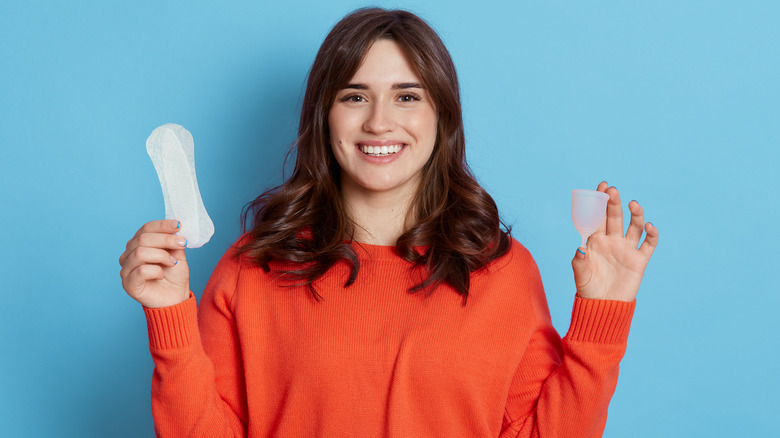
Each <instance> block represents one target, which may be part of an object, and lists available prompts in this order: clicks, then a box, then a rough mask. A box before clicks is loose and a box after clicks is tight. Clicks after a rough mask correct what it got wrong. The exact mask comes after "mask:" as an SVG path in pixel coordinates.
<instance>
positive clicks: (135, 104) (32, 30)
mask: <svg viewBox="0 0 780 438" xmlns="http://www.w3.org/2000/svg"><path fill="white" fill-rule="evenodd" d="M586 3H587V4H586ZM378 4H379V5H381V6H385V7H403V8H408V9H411V10H413V11H416V12H417V13H419V14H420V15H421V16H423V17H424V18H426V19H427V20H428V21H429V22H430V23H431V24H432V25H433V26H434V28H435V29H437V30H438V31H439V32H440V34H441V36H442V38H443V39H444V41H445V43H446V44H447V45H448V47H449V49H450V50H451V53H452V56H453V58H454V60H455V63H456V66H457V67H458V69H459V74H460V79H461V86H462V91H463V106H464V111H465V123H466V132H467V137H468V148H469V149H468V155H469V160H470V163H471V165H472V167H473V169H474V171H475V172H476V174H477V176H478V177H479V179H480V181H481V182H482V183H483V185H484V186H485V187H486V188H487V189H488V191H489V192H490V193H492V194H493V196H494V197H495V199H496V201H497V202H498V203H499V206H500V208H501V211H502V213H503V216H504V218H505V219H506V221H507V222H508V223H510V224H512V225H513V226H514V235H515V236H516V237H517V238H518V239H519V240H520V241H521V242H523V243H524V244H525V245H526V246H527V247H528V248H529V249H530V250H531V252H532V253H533V254H534V256H535V257H536V259H537V262H538V264H539V266H540V269H541V272H542V277H543V279H544V281H545V286H546V290H547V294H548V299H549V303H550V308H551V312H552V315H553V318H554V322H555V324H556V327H558V329H559V331H560V332H561V333H565V331H566V329H567V327H568V323H569V315H570V310H571V303H572V297H573V293H574V291H573V285H572V284H573V282H572V275H571V269H570V265H569V263H570V259H571V257H572V256H573V254H574V251H575V249H576V247H577V245H578V244H579V236H578V234H577V233H576V231H575V230H574V228H573V226H572V225H571V223H570V215H569V202H570V194H569V192H570V190H571V189H573V188H594V187H595V186H596V184H598V182H599V181H601V180H602V179H606V180H607V181H608V182H610V183H611V184H615V185H617V186H618V188H619V189H620V190H621V193H622V195H623V199H624V201H625V202H628V201H629V200H631V199H637V200H639V201H640V202H641V203H642V205H643V206H644V207H645V210H646V212H647V218H648V219H649V220H651V221H653V222H654V223H655V224H656V225H657V226H658V228H659V229H660V233H661V243H660V246H659V248H658V250H657V251H656V253H655V255H654V257H653V259H652V260H651V262H650V265H649V267H648V269H647V273H646V276H645V280H644V283H643V286H642V290H641V291H640V297H639V305H638V307H637V312H636V316H635V318H634V322H633V326H632V332H631V336H630V340H629V348H628V352H627V354H626V357H625V360H624V361H623V363H622V366H621V375H620V381H619V383H618V388H617V391H616V394H615V396H614V398H613V401H612V404H611V405H610V417H609V421H608V424H607V429H606V433H605V436H606V437H659V436H663V437H694V436H696V437H698V436H709V437H732V436H751V437H753V436H755V437H765V436H780V425H778V423H777V421H776V414H777V412H778V408H780V396H778V390H780V378H779V377H778V373H777V363H778V360H780V355H779V354H778V347H780V345H779V342H778V336H777V334H776V328H777V322H778V317H777V311H776V309H777V308H778V305H780V300H779V299H778V291H780V288H778V272H779V271H780V270H778V267H780V266H779V265H780V264H778V262H777V256H776V254H777V251H778V247H779V246H780V245H779V244H780V238H779V236H778V225H777V220H778V217H780V203H779V202H778V199H780V197H779V196H778V193H777V192H778V189H780V184H778V183H779V182H780V181H778V176H777V175H778V169H777V168H778V166H779V165H780V154H779V153H778V147H779V146H780V123H779V122H780V117H779V116H780V108H779V105H780V87H779V86H778V79H779V78H780V50H779V49H778V48H779V47H780V26H778V24H777V23H778V18H780V4H778V2H775V1H763V2H762V1H750V0H744V1H739V2H737V1H665V0H664V1H654V2H623V1H603V2H573V1H572V2H561V1H546V2H542V1H537V2H529V1H519V2H517V1H515V2H509V1H507V2H479V4H478V6H476V7H475V6H473V2H467V1H453V0H441V1H428V2H424V3H419V4H418V3H415V2H411V1H406V2H403V1H398V2H393V1H380V2H378ZM363 5H365V4H364V3H362V2H356V1H347V0H335V1H328V2H323V1H305V2H303V1H300V2H291V3H289V4H282V2H260V1H249V0H245V1H231V2H199V1H187V2H185V1H135V2H106V1H83V0H82V1H70V2H54V1H48V2H46V1H24V2H12V1H9V0H2V2H1V3H0V194H1V197H0V211H2V214H1V215H0V230H2V232H0V236H1V237H0V288H1V290H2V295H1V296H2V303H1V304H0V342H1V344H0V435H2V436H8V437H11V436H13V437H16V436H25V437H27V436H30V437H49V436H58V437H85V436H94V437H103V436H113V437H140V436H152V434H153V425H152V418H151V411H150V407H149V387H150V380H151V372H152V362H151V359H150V356H149V352H148V346H147V338H146V325H145V320H144V316H143V313H142V311H141V308H140V306H139V305H138V304H137V303H136V302H134V301H132V300H131V299H130V298H128V297H127V296H126V294H125V293H124V291H123V290H122V287H121V283H120V278H119V275H118V272H119V265H118V263H117V259H118V257H119V255H120V254H121V253H122V251H123V250H124V246H125V243H126V241H127V240H128V239H129V238H130V237H131V236H132V235H133V233H134V232H135V230H136V229H137V228H138V227H139V226H140V225H141V224H143V223H144V222H147V221H149V220H154V219H158V218H161V217H162V216H163V214H164V208H163V199H162V196H161V191H160V186H159V183H158V181H157V176H156V173H155V171H154V168H153V166H152V163H151V161H150V160H149V158H148V156H147V155H146V151H145V147H144V145H145V140H146V137H147V136H148V135H149V133H150V132H151V131H152V129H153V128H155V127H156V126H159V125H161V124H163V123H168V122H174V123H179V124H182V125H184V126H185V127H187V128H188V129H189V130H190V131H191V132H192V134H193V135H194V138H195V142H196V158H195V159H196V163H197V166H198V181H199V184H200V188H201V192H202V196H203V199H204V201H205V203H206V206H207V208H208V211H209V213H210V214H211V217H212V219H213V220H214V223H215V225H216V230H217V231H216V234H215V235H214V237H213V238H212V241H211V242H210V243H209V244H208V245H207V246H205V247H203V248H201V249H197V250H190V251H189V252H188V259H189V262H190V267H191V269H192V279H191V286H192V289H193V290H194V291H196V293H197V294H200V293H201V291H202V289H203V287H204V285H205V283H206V281H207V278H208V276H209V274H210V272H211V270H212V269H213V267H214V265H215V264H216V262H217V260H218V259H219V257H220V256H221V255H222V253H223V252H224V251H225V250H226V248H227V247H228V245H229V244H230V243H231V242H233V241H234V240H235V239H236V238H237V237H238V235H239V232H240V230H239V213H240V211H241V208H242V206H243V205H244V204H245V203H247V202H248V201H250V200H251V199H253V198H254V197H255V196H256V195H258V194H259V193H260V192H261V191H263V190H264V189H265V188H267V187H269V186H270V185H272V184H277V183H278V182H279V181H280V180H281V177H282V165H281V163H282V160H283V158H284V155H285V153H286V151H287V149H288V147H289V144H290V143H291V142H292V140H293V139H294V136H295V132H296V127H297V117H298V110H299V105H300V104H299V102H300V99H301V98H302V94H303V85H304V81H305V77H306V74H307V71H308V68H309V66H310V64H311V62H312V60H313V58H314V55H315V53H316V50H317V48H318V46H319V44H320V43H321V41H322V39H323V38H324V37H325V35H326V33H327V32H328V31H329V29H330V28H331V26H332V25H333V24H335V23H336V21H338V20H339V19H340V18H341V17H342V16H343V15H345V14H346V13H348V12H349V11H351V10H352V9H354V8H356V7H359V6H363Z"/></svg>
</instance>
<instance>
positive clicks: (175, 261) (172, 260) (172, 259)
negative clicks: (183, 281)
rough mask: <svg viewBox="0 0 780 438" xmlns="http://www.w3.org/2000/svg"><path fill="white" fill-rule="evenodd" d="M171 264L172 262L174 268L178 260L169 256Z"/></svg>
mask: <svg viewBox="0 0 780 438" xmlns="http://www.w3.org/2000/svg"><path fill="white" fill-rule="evenodd" d="M171 262H173V266H176V264H177V263H179V260H178V259H176V258H174V257H173V256H171Z"/></svg>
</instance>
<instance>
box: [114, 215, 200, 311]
mask: <svg viewBox="0 0 780 438" xmlns="http://www.w3.org/2000/svg"><path fill="white" fill-rule="evenodd" d="M180 227H181V224H180V223H179V221H177V220H162V221H153V222H149V223H147V224H144V226H142V227H141V229H140V230H138V232H137V233H135V236H133V238H132V239H130V240H129V241H128V242H127V247H126V248H125V252H124V253H122V255H121V256H119V264H120V265H122V270H121V271H120V272H119V275H120V276H121V277H122V287H124V289H125V291H126V292H127V294H128V295H130V297H131V298H133V299H134V300H136V301H138V302H139V303H141V304H142V305H144V306H145V307H167V306H173V305H175V304H179V303H181V302H182V301H184V300H186V299H187V298H188V297H189V293H190V284H189V283H190V269H189V267H188V266H187V260H186V258H185V255H184V247H186V246H187V239H185V238H184V237H181V236H176V235H174V233H176V232H177V231H179V228H180Z"/></svg>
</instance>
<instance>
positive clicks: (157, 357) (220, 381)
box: [144, 249, 247, 437]
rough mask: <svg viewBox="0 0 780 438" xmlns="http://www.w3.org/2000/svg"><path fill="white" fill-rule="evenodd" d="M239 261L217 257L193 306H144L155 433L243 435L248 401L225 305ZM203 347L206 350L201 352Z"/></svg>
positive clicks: (191, 302) (191, 301) (228, 256)
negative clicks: (150, 357) (150, 355)
mask: <svg viewBox="0 0 780 438" xmlns="http://www.w3.org/2000/svg"><path fill="white" fill-rule="evenodd" d="M238 271H239V262H238V261H237V260H236V259H235V258H234V257H233V250H232V249H231V250H230V251H228V253H227V254H225V256H224V257H223V258H222V260H221V261H220V262H219V264H218V265H217V267H216V268H215V270H214V273H213V274H212V276H211V279H210V280H209V283H208V285H207V286H206V289H205V291H204V293H203V297H202V298H201V302H200V306H199V307H198V308H196V303H195V297H194V296H192V295H191V296H190V298H189V299H188V300H186V301H185V302H183V303H180V304H178V305H175V306H170V307H163V308H156V309H151V308H145V309H144V311H145V313H146V317H147V322H148V327H149V347H150V351H151V353H152V358H153V360H154V364H155V368H154V376H153V380H152V414H153V416H154V422H155V432H156V434H157V436H160V437H167V436H170V437H182V436H226V437H227V436H231V437H232V436H235V437H243V436H245V435H246V422H247V406H246V393H245V384H244V376H243V371H242V370H243V367H242V366H241V353H240V348H239V344H238V334H237V333H236V330H235V324H234V319H233V312H232V309H231V306H230V301H231V299H232V296H233V293H234V288H235V284H236V281H237V277H238ZM206 351H208V354H206Z"/></svg>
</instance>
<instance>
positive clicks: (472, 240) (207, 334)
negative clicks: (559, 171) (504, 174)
mask: <svg viewBox="0 0 780 438" xmlns="http://www.w3.org/2000/svg"><path fill="white" fill-rule="evenodd" d="M296 146H297V160H296V163H295V170H294V172H293V175H292V176H291V177H290V179H289V180H288V181H286V182H285V183H283V184H282V185H281V186H280V187H277V188H275V189H273V190H270V191H268V192H266V193H264V194H263V195H261V196H260V197H258V198H257V199H256V200H255V201H254V202H253V203H252V205H251V209H250V210H249V211H248V212H247V213H248V214H249V213H253V219H254V221H253V222H254V223H253V228H252V229H251V230H250V232H248V233H247V234H245V235H244V236H243V237H242V238H241V239H240V240H239V241H238V242H236V244H235V245H234V246H233V247H232V248H231V249H230V250H229V251H228V253H227V254H226V255H225V256H224V257H223V258H222V260H221V261H220V262H219V264H218V265H217V267H216V269H215V271H214V273H213V275H212V277H211V279H210V281H209V283H208V285H207V286H206V290H205V291H204V293H203V297H202V298H201V302H200V304H199V305H198V307H197V309H196V303H195V298H194V296H193V295H192V293H191V292H190V291H189V285H188V278H189V272H188V268H187V264H186V260H185V253H184V249H183V248H184V247H185V246H186V241H184V240H183V239H181V238H179V237H178V236H176V235H174V233H175V232H176V231H177V229H178V224H177V222H176V221H155V222H150V223H148V224H146V225H144V226H143V227H142V228H141V229H140V230H139V232H138V233H136V235H135V237H133V239H131V240H130V241H129V242H128V245H127V249H126V251H125V252H124V253H123V254H122V256H121V257H120V264H121V265H122V272H121V275H122V280H123V286H124V288H125V290H126V291H127V293H128V294H129V295H130V296H131V297H133V298H134V299H136V300H137V301H139V302H140V303H141V304H143V306H144V311H145V312H146V316H147V320H148V327H149V339H150V348H151V352H152V356H153V358H154V361H155V372H154V379H153V386H152V407H153V414H154V418H155V427H156V431H157V434H158V435H160V436H245V435H248V436H258V437H265V436H295V437H307V436H339V437H342V436H361V437H365V436H398V437H410V436H421V437H422V436H465V437H472V436H474V437H476V436H501V437H508V436H511V437H532V436H551V437H567V436H576V437H590V436H600V435H601V433H602V431H603V428H604V425H605V422H606V412H607V406H608V403H609V399H610V398H611V396H612V393H613V391H614V388H615V385H616V382H617V371H618V363H619V361H620V359H621V357H622V355H623V352H624V351H625V346H626V338H627V336H628V329H629V325H630V321H631V316H632V314H633V309H634V303H635V300H634V298H635V297H636V294H637V291H638V289H639V283H640V281H641V278H642V275H643V272H644V269H645V266H646V265H647V262H648V260H649V258H650V256H651V254H652V252H653V249H654V247H655V246H656V244H657V241H658V231H657V230H656V229H655V228H654V227H653V226H652V225H650V224H649V223H648V224H644V219H643V212H642V209H641V207H640V206H639V204H638V203H636V202H635V201H632V202H631V203H630V204H629V208H630V210H631V223H630V225H629V227H628V231H627V233H626V234H625V235H623V224H622V207H621V202H620V197H619V194H618V191H617V190H616V189H615V188H614V187H608V186H607V184H606V183H605V182H602V183H601V184H599V186H598V190H600V191H602V192H606V193H608V194H609V195H610V200H609V203H608V207H607V219H606V220H605V223H604V224H602V226H601V228H600V229H599V230H598V231H597V232H596V233H595V234H594V235H593V236H591V238H590V240H589V244H588V248H587V250H585V249H584V248H580V249H578V250H577V253H576V255H575V257H574V259H573V260H572V267H573V269H574V276H575V284H576V287H577V296H576V298H575V304H574V311H573V315H572V324H571V326H570V328H569V332H568V334H567V336H566V337H565V338H564V340H563V341H562V340H561V338H560V337H559V336H558V334H557V333H556V332H555V330H554V328H553V327H552V324H551V321H550V315H549V311H548V309H547V303H546V299H545V296H544V291H543V289H542V284H541V279H540V277H539V272H538V269H537V268H536V265H535V264H534V262H533V259H532V258H531V256H530V254H529V253H528V252H527V251H526V250H525V248H523V247H522V245H520V244H519V243H518V242H516V241H515V240H513V239H512V238H510V237H509V235H508V232H505V231H503V230H502V229H501V223H500V221H499V218H498V212H497V209H496V206H495V203H494V202H493V200H492V199H491V198H490V196H489V195H488V194H487V193H485V191H484V190H482V188H481V187H480V186H479V185H478V184H477V183H476V181H475V180H474V178H473V176H472V175H471V174H470V172H469V170H468V167H467V165H466V162H465V154H464V147H465V142H464V135H463V125H462V120H461V111H460V99H459V95H458V83H457V78H456V75H455V69H454V67H453V64H452V61H451V60H450V57H449V54H448V52H447V50H446V48H445V47H444V45H443V44H442V43H441V41H440V39H439V38H438V36H437V35H436V33H435V32H434V31H433V30H432V29H431V28H430V27H429V26H428V25H427V24H426V23H425V22H423V21H422V20H420V19H419V18H418V17H416V16H414V15H412V14H410V13H407V12H403V11H385V10H381V9H366V10H360V11H356V12H354V13H352V14H350V15H348V16H347V17H345V18H344V19H343V20H342V21H340V22H339V23H338V24H337V25H336V26H335V27H334V29H333V30H332V31H331V33H330V34H329V35H328V37H327V38H326V39H325V41H324V42H323V44H322V47H321V48H320V50H319V52H318V54H317V57H316V59H315V61H314V65H313V67H312V70H311V72H310V75H309V80H308V84H307V89H306V95H305V98H304V103H303V108H302V113H301V122H300V128H299V138H298V141H297V143H296ZM643 230H646V232H647V236H646V238H645V240H644V242H643V243H642V245H641V246H640V247H639V249H638V250H637V247H638V246H639V241H640V239H641V237H642V233H643Z"/></svg>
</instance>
